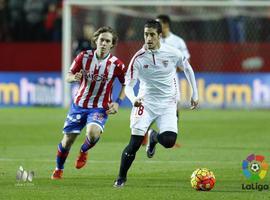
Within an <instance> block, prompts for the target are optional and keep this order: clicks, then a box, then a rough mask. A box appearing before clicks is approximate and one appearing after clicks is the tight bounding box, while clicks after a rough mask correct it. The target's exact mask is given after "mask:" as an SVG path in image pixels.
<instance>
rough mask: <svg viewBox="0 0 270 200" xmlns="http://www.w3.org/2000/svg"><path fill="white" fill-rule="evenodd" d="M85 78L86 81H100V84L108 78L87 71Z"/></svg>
mask: <svg viewBox="0 0 270 200" xmlns="http://www.w3.org/2000/svg"><path fill="white" fill-rule="evenodd" d="M86 78H87V79H88V80H92V81H101V82H106V81H108V80H109V78H108V77H107V76H106V75H105V74H94V73H91V72H89V71H88V72H86Z"/></svg>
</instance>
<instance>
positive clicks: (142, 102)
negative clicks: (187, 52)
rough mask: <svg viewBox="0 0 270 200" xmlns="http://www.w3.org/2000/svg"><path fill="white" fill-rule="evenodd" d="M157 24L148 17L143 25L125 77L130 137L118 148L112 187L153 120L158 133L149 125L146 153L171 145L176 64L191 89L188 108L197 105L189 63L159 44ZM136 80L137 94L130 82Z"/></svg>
mask: <svg viewBox="0 0 270 200" xmlns="http://www.w3.org/2000/svg"><path fill="white" fill-rule="evenodd" d="M161 32H162V31H161V24H160V23H159V22H157V21H156V20H149V21H147V22H146V24H145V25H144V41H145V44H144V46H143V47H142V48H141V49H140V50H139V51H138V52H137V53H136V54H135V55H134V56H133V58H132V60H131V62H130V64H129V67H128V71H127V74H126V78H125V84H126V87H125V93H126V96H127V97H128V98H129V100H130V101H131V102H132V105H133V108H132V111H131V116H130V128H131V138H130V141H129V144H128V145H127V146H126V147H125V149H124V150H123V152H122V157H121V164H120V169H119V174H118V177H117V179H116V180H115V182H114V187H123V186H124V184H125V182H126V180H127V172H128V170H129V168H130V166H131V164H132V162H133V161H134V159H135V156H136V152H137V151H138V150H139V148H140V146H141V144H142V141H143V139H144V135H145V133H146V131H147V130H148V129H149V127H150V126H151V124H152V123H153V122H156V123H157V127H158V129H159V133H158V132H156V131H154V130H153V129H151V130H150V131H149V134H148V135H149V138H148V144H147V148H146V151H147V157H148V158H152V157H153V156H154V154H155V146H156V144H157V143H159V144H161V145H162V146H163V147H165V148H171V147H173V146H174V144H175V141H176V138H177V133H178V126H177V116H176V114H175V111H176V106H177V102H176V94H177V88H176V80H175V71H176V68H177V67H179V68H181V70H182V71H184V73H185V76H186V78H187V79H188V82H189V84H190V86H191V89H192V97H191V101H190V102H191V108H192V109H195V108H196V107H197V105H198V91H197V86H196V81H195V76H194V72H193V69H192V67H191V66H190V64H189V62H188V60H187V58H186V57H185V56H183V54H182V53H181V52H180V51H179V50H177V49H175V48H173V47H171V46H169V45H166V44H160V38H161ZM137 80H139V81H140V88H139V92H138V95H137V96H135V94H134V90H133V88H134V86H135V85H136V82H137Z"/></svg>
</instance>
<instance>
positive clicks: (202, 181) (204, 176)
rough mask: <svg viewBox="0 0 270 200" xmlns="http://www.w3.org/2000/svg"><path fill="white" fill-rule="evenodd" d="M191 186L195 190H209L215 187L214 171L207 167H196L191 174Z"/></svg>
mask: <svg viewBox="0 0 270 200" xmlns="http://www.w3.org/2000/svg"><path fill="white" fill-rule="evenodd" d="M190 182H191V186H192V188H194V189H195V190H199V191H209V190H211V189H213V187H214V185H215V183H216V178H215V176H214V173H213V172H212V171H210V170H209V169H206V168H199V169H196V170H195V171H194V172H193V173H192V175H191V181H190Z"/></svg>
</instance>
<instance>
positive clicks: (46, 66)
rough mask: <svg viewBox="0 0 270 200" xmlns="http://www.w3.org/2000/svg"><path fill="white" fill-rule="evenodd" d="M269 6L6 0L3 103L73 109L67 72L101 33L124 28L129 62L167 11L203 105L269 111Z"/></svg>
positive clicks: (0, 78)
mask: <svg viewBox="0 0 270 200" xmlns="http://www.w3.org/2000/svg"><path fill="white" fill-rule="evenodd" d="M269 5H270V2H269V1H236V0H234V1H87V0H78V1H77V0H76V1H75V0H74V1H72V0H67V1H59V0H40V1H34V0H8V1H7V0H1V1H0V9H1V10H0V11H1V23H0V24H1V27H0V41H1V43H0V51H1V52H0V55H1V59H0V106H1V107H7V106H35V105H40V106H61V105H65V106H67V105H68V104H69V102H70V89H69V86H67V85H66V84H65V83H64V82H62V75H64V74H65V73H66V71H67V70H68V69H69V66H70V63H71V61H72V59H73V58H74V56H75V55H76V54H77V53H78V52H79V51H80V50H81V49H85V48H91V45H90V43H89V39H90V38H91V36H92V33H93V32H94V30H96V29H97V28H98V27H100V26H103V25H110V26H112V27H113V28H115V29H116V30H117V32H118V34H119V38H120V40H119V44H118V46H117V47H116V48H115V50H114V53H115V54H116V55H117V56H118V57H120V58H121V59H122V60H123V61H124V62H125V64H126V65H128V63H129V60H130V58H131V56H132V55H133V53H134V52H136V50H137V49H138V48H140V47H141V45H142V43H143V33H142V30H143V29H142V26H143V24H144V22H145V20H146V19H149V18H155V17H156V16H157V15H158V14H163V13H165V14H169V15H170V16H171V18H172V30H173V32H175V33H176V34H178V35H180V36H181V37H182V38H183V39H184V40H185V41H186V42H187V46H188V49H189V51H190V53H191V64H192V66H193V68H194V70H195V72H196V75H197V80H198V88H199V94H200V106H201V107H215V108H228V107H240V108H243V107H245V108H254V107H260V108H261V107H264V108H265V107H267V108H269V107H270V86H269V85H270V78H269V72H270V61H269V52H270V51H269V49H270V44H269V41H270V17H269V16H270V6H269ZM63 11H64V12H63ZM63 16H64V17H63ZM62 25H63V29H62ZM62 30H64V31H62ZM179 78H180V79H181V84H180V87H181V90H182V100H183V105H186V104H185V102H187V100H188V97H189V89H188V88H187V82H186V80H185V78H184V77H182V76H181V75H179ZM117 88H118V86H117V85H116V91H117ZM124 105H125V106H127V105H129V104H128V101H127V100H126V101H125V104H124Z"/></svg>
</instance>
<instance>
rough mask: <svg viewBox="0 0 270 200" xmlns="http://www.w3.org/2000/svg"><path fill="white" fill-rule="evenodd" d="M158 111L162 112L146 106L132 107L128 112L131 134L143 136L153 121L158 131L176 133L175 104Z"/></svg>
mask: <svg viewBox="0 0 270 200" xmlns="http://www.w3.org/2000/svg"><path fill="white" fill-rule="evenodd" d="M156 109H157V108H156ZM160 113H162V114H157V113H154V112H152V111H151V110H150V109H147V107H146V106H140V107H133V108H132V111H131V114H130V128H131V134H132V135H141V136H144V135H145V133H146V131H147V130H148V128H149V127H150V126H151V124H152V123H153V122H156V124H157V127H158V129H159V132H160V133H162V132H164V131H172V132H175V133H177V132H178V128H177V116H176V105H171V106H168V107H167V108H165V109H164V108H163V109H162V111H161V112H160Z"/></svg>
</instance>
